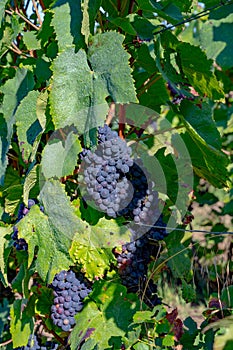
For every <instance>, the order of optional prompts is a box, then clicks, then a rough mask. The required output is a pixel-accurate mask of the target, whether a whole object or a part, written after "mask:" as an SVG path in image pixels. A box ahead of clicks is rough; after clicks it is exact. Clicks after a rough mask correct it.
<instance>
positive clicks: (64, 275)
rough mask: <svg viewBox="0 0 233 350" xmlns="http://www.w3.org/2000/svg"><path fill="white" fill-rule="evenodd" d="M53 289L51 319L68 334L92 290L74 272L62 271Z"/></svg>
mask: <svg viewBox="0 0 233 350" xmlns="http://www.w3.org/2000/svg"><path fill="white" fill-rule="evenodd" d="M51 287H52V288H53V290H54V292H53V293H54V296H55V298H54V301H53V305H52V307H51V318H52V320H53V323H54V324H55V325H56V326H58V327H61V329H62V330H63V331H66V332H68V331H70V329H71V328H72V326H74V324H75V319H74V315H75V314H77V313H78V312H80V311H81V310H82V308H83V302H82V301H83V299H84V298H86V297H87V296H88V294H89V293H90V292H91V290H90V289H88V288H87V286H86V285H85V284H84V283H82V282H81V281H80V280H79V279H77V278H76V276H75V273H74V272H73V271H61V272H60V273H58V274H56V276H55V277H54V279H53V282H52V285H51Z"/></svg>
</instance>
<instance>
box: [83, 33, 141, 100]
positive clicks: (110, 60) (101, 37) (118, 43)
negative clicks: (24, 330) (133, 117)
mask: <svg viewBox="0 0 233 350" xmlns="http://www.w3.org/2000/svg"><path fill="white" fill-rule="evenodd" d="M123 40H124V36H123V35H121V34H119V33H116V32H106V33H104V34H97V35H95V36H94V37H93V38H92V41H91V43H90V46H89V49H88V59H89V61H90V63H91V66H92V69H93V71H94V72H95V73H94V77H95V78H96V79H101V80H102V83H103V84H104V86H105V88H106V89H107V91H108V94H109V95H110V96H111V97H112V99H113V101H115V102H118V103H128V102H137V97H136V93H135V88H134V83H133V79H132V76H131V70H130V67H129V64H128V60H129V54H128V53H127V52H126V51H125V50H124V48H123V46H122V43H123Z"/></svg>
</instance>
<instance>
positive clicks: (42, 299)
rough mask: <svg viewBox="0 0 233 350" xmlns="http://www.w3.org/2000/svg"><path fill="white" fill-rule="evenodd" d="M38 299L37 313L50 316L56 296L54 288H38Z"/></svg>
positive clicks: (36, 304)
mask: <svg viewBox="0 0 233 350" xmlns="http://www.w3.org/2000/svg"><path fill="white" fill-rule="evenodd" d="M37 288H38V297H37V300H36V303H35V306H36V313H37V314H39V315H41V316H45V315H49V314H50V310H51V305H52V303H53V299H54V295H53V290H52V288H47V287H44V286H43V287H41V286H40V287H37Z"/></svg>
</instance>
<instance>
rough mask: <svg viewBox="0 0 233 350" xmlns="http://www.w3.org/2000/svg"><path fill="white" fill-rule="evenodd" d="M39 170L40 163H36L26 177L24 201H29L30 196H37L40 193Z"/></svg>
mask: <svg viewBox="0 0 233 350" xmlns="http://www.w3.org/2000/svg"><path fill="white" fill-rule="evenodd" d="M39 172H40V165H39V164H36V165H35V166H34V167H33V168H32V169H31V171H30V172H29V173H28V174H27V176H26V178H25V181H24V185H23V201H24V203H28V199H29V198H36V197H37V195H38V193H39ZM31 191H32V192H31ZM33 192H34V193H33Z"/></svg>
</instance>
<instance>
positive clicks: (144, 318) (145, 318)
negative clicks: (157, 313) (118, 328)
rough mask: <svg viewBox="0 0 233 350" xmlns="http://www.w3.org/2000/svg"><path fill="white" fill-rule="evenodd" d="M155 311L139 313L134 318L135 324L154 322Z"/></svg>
mask: <svg viewBox="0 0 233 350" xmlns="http://www.w3.org/2000/svg"><path fill="white" fill-rule="evenodd" d="M153 316H154V311H149V310H147V311H137V312H136V313H135V315H134V317H133V321H134V322H135V323H144V322H153V320H152V317H153Z"/></svg>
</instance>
